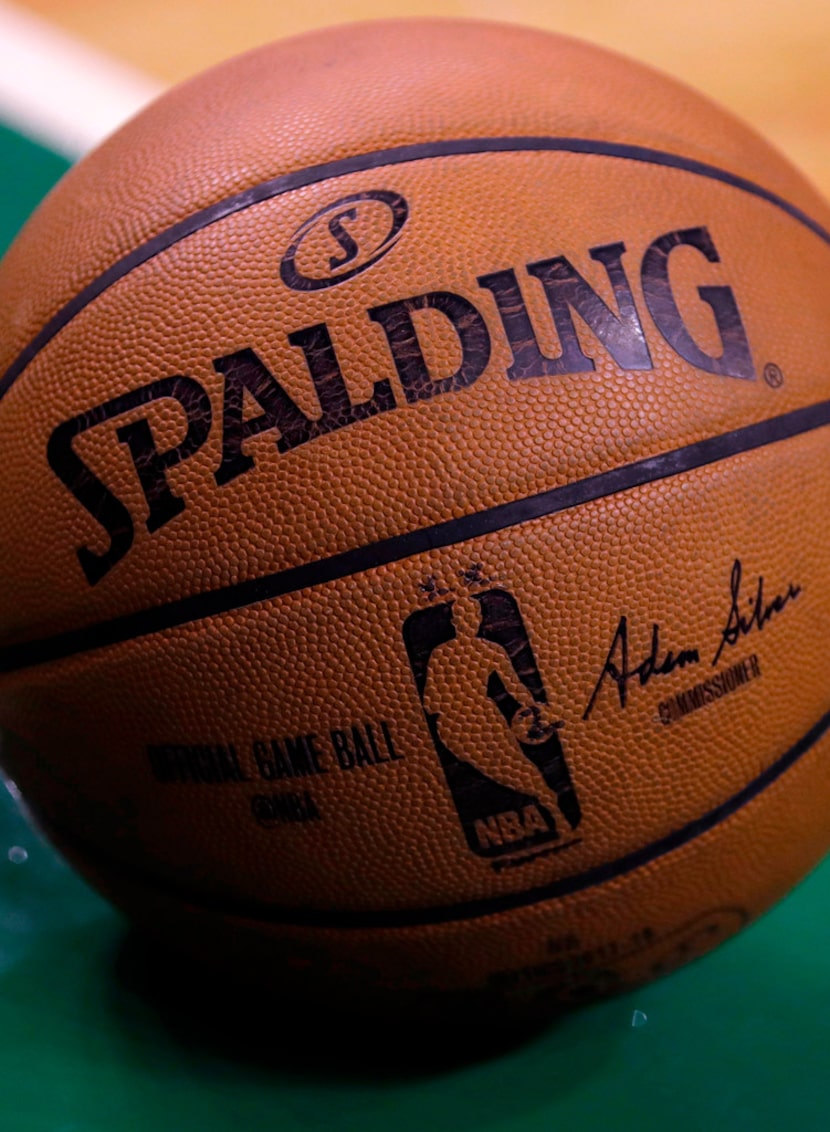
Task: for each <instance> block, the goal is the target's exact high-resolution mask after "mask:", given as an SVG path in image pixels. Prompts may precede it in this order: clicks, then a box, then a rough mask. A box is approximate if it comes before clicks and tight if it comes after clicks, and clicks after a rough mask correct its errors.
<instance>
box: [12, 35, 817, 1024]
mask: <svg viewBox="0 0 830 1132" xmlns="http://www.w3.org/2000/svg"><path fill="white" fill-rule="evenodd" d="M828 229H830V212H828V209H827V206H826V205H825V204H824V203H823V202H822V200H821V199H819V197H818V196H817V195H816V194H815V193H814V192H813V190H812V189H811V188H810V187H809V186H808V185H806V184H805V183H804V181H803V180H802V178H801V177H800V176H799V174H798V173H797V172H795V171H794V170H793V169H792V168H791V167H790V166H789V165H787V163H786V162H785V161H784V160H783V159H782V158H781V157H780V156H778V155H777V154H776V153H774V152H772V151H771V150H770V148H769V147H768V146H767V145H766V144H765V143H764V142H763V141H762V140H761V139H759V138H758V137H756V136H755V135H754V134H753V133H751V132H750V131H749V130H747V129H746V128H745V127H743V126H742V125H740V124H739V123H737V122H735V121H734V120H733V119H732V118H731V117H729V116H728V115H726V114H724V113H723V112H722V111H720V110H718V109H717V108H715V107H714V106H712V105H710V104H709V103H708V102H707V101H705V100H704V99H702V98H700V97H699V96H697V95H695V94H693V93H692V92H690V91H689V90H687V89H685V88H684V87H682V86H679V85H677V84H675V83H674V82H672V81H670V80H668V79H666V78H664V77H661V76H660V75H658V74H655V73H653V72H652V71H650V70H648V69H646V68H644V67H641V66H639V65H636V64H634V63H631V62H627V61H625V60H622V59H619V58H617V57H616V56H614V55H611V54H607V53H605V52H604V51H600V50H598V49H596V48H594V47H590V46H587V45H585V44H582V43H578V42H573V41H571V40H567V39H562V38H559V37H557V36H553V35H547V34H542V33H540V32H536V31H532V30H529V29H523V28H514V27H509V26H501V25H495V24H487V23H476V22H455V21H392V22H378V23H372V24H366V25H361V26H353V27H345V28H332V29H329V30H326V31H323V32H319V33H315V34H312V35H307V36H303V37H301V38H298V39H294V40H289V41H286V42H283V43H278V44H275V45H273V46H269V47H265V48H262V49H261V50H258V51H255V52H253V53H251V54H249V55H246V56H244V57H242V58H239V59H235V60H233V61H231V62H229V63H226V64H223V65H222V66H220V67H218V68H216V69H215V70H213V71H211V72H210V73H208V74H207V75H205V76H202V77H200V78H197V79H195V80H193V81H191V82H189V83H186V84H185V85H183V86H181V87H179V88H178V89H177V90H174V91H173V92H172V93H170V94H168V95H166V96H165V97H163V98H161V99H160V100H159V101H158V102H157V103H156V104H155V105H153V106H152V107H151V108H150V109H149V110H147V111H146V112H145V113H143V114H141V115H140V116H139V117H138V118H137V119H135V120H134V121H133V122H131V123H130V124H128V125H127V126H126V127H125V128H124V129H123V130H121V131H120V132H119V133H118V134H116V135H115V136H114V137H113V138H112V139H111V140H109V141H108V142H107V143H106V144H104V145H103V146H101V148H100V149H98V150H97V152H95V153H93V154H92V155H91V156H89V157H88V158H86V159H85V160H84V161H83V162H81V164H80V165H79V166H77V167H76V168H75V169H73V170H72V171H71V172H70V173H69V174H68V176H67V177H66V178H65V179H64V181H63V182H62V183H61V184H60V185H59V186H58V188H57V189H56V190H55V191H54V192H53V193H52V195H51V196H50V197H49V198H48V199H47V200H46V202H45V203H44V204H43V205H42V206H41V208H40V209H39V210H38V212H37V213H36V214H35V216H34V217H33V218H32V220H31V221H30V223H29V224H28V226H27V227H26V228H25V230H24V231H23V233H22V234H21V235H20V237H19V239H18V240H17V242H16V244H15V245H14V247H13V248H12V249H11V251H10V252H9V253H8V256H7V258H6V259H5V261H4V263H3V265H2V268H1V269H0V373H2V375H3V376H2V378H0V395H1V399H0V450H2V452H3V475H2V477H0V544H1V545H2V549H3V553H2V559H1V560H0V633H1V634H2V644H1V646H0V671H2V676H0V719H2V723H3V726H4V728H5V729H6V731H7V734H8V738H7V740H6V744H5V747H4V760H5V765H6V768H7V770H8V772H9V773H10V775H11V776H12V777H13V778H14V779H15V780H16V782H17V783H18V784H19V787H20V789H21V791H22V792H23V795H24V796H25V797H26V798H27V799H28V800H29V802H30V804H31V805H32V807H33V809H34V811H35V813H36V814H37V816H38V818H39V820H40V821H41V822H42V823H43V825H44V828H45V829H46V830H47V831H49V833H50V835H51V836H53V837H54V839H55V841H56V843H57V844H58V845H59V846H60V847H61V848H62V849H63V850H64V851H65V852H66V853H67V855H68V856H69V857H70V859H71V860H72V861H73V862H75V863H76V864H77V865H78V867H79V868H80V869H81V870H82V871H83V873H84V874H85V875H86V876H87V877H89V878H90V880H91V881H92V882H93V883H94V884H95V885H97V886H98V887H99V888H100V889H101V891H102V892H104V893H105V894H107V895H108V896H109V897H110V898H111V899H112V900H113V901H114V902H115V903H116V904H118V905H119V906H121V907H122V908H123V909H125V910H126V911H127V913H128V914H129V915H130V916H132V917H133V918H134V919H135V920H136V921H138V922H139V923H141V924H143V925H145V926H146V927H149V928H150V929H151V930H153V931H155V932H156V933H157V934H159V935H161V936H163V937H164V938H166V939H168V940H169V941H170V942H171V943H172V944H174V945H175V946H176V947H178V948H180V949H183V950H184V951H185V952H189V953H192V954H194V955H198V956H199V957H200V958H201V959H209V960H210V959H212V960H213V961H216V962H218V961H220V960H222V961H223V962H225V963H226V964H233V965H234V966H235V967H236V969H237V970H238V971H239V972H241V973H244V974H245V975H246V976H247V977H248V978H250V979H253V980H255V981H256V982H257V983H258V984H259V985H260V986H261V987H263V988H268V989H272V990H273V989H276V990H279V989H280V988H284V987H290V988H293V989H295V990H299V991H301V992H303V993H314V994H317V995H325V996H337V997H342V998H349V997H352V998H356V999H359V1000H360V1001H363V1002H366V1003H371V1002H373V1001H382V1000H384V999H385V997H386V996H387V995H388V994H389V993H390V992H392V991H394V992H397V998H396V1001H399V1002H401V1003H403V1002H405V1001H407V1000H411V1001H413V1002H423V1001H427V1000H430V999H432V998H434V996H435V995H436V993H438V992H440V993H438V998H439V999H441V998H443V999H444V1000H445V1001H447V996H448V995H452V996H453V1001H455V1000H456V999H460V1000H461V1001H465V1000H469V1001H471V1002H472V1001H473V1000H474V999H475V1000H476V1001H484V1002H487V1001H490V1000H492V1001H493V1002H496V1001H499V1002H508V1003H510V1002H523V1001H526V1000H528V999H533V998H534V997H537V998H541V999H543V1000H545V1001H547V1000H554V1001H557V1002H571V1001H575V1000H577V999H581V998H583V997H585V996H591V995H595V994H599V993H605V992H608V991H613V990H616V989H618V988H621V987H625V986H628V985H632V984H635V983H637V982H640V981H642V980H644V979H648V978H650V977H653V976H654V975H655V974H657V973H660V972H663V971H665V970H667V969H669V968H671V967H673V966H675V965H677V964H678V963H679V962H682V961H684V960H686V959H689V958H691V957H693V956H695V955H697V954H699V953H701V952H702V951H704V950H706V949H707V948H709V947H711V946H713V945H714V944H715V943H717V942H718V941H720V940H721V939H723V938H724V937H726V936H728V935H729V934H731V933H732V932H734V931H736V930H737V929H738V928H740V927H741V926H742V925H744V924H745V923H747V921H749V920H750V919H752V918H753V917H754V916H756V915H758V914H759V913H760V912H762V911H763V910H764V909H765V908H766V907H768V906H769V905H770V904H771V903H772V902H773V901H775V900H776V899H778V898H779V897H780V896H781V895H783V894H784V893H785V892H786V891H787V890H788V889H789V888H790V887H791V886H792V885H793V884H794V883H795V882H796V881H797V880H798V879H799V878H800V877H802V876H803V875H804V873H805V872H806V871H807V870H808V869H809V868H810V867H811V866H813V865H814V864H815V863H816V862H817V861H818V860H819V858H820V857H821V855H822V854H823V853H824V851H825V850H826V848H827V846H828V840H829V839H830V826H828V821H827V813H828V808H830V744H829V743H828V737H827V731H828V727H830V683H828V677H827V673H826V671H825V668H826V666H825V663H824V658H825V654H826V651H827V641H828V639H830V554H828V544H830V470H828V469H829V468H830V464H829V463H828V458H827V444H828V425H830V380H828V377H827V364H828V363H827V358H828V355H830V284H828V279H830V234H829V233H828Z"/></svg>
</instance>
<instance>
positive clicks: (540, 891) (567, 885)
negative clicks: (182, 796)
mask: <svg viewBox="0 0 830 1132" xmlns="http://www.w3.org/2000/svg"><path fill="white" fill-rule="evenodd" d="M828 728H830V712H827V713H826V714H825V715H823V716H822V717H821V719H819V721H818V722H817V723H816V724H814V725H813V726H812V727H811V728H810V730H809V731H807V732H806V734H804V735H802V737H801V738H800V739H799V740H798V741H797V742H796V743H794V744H793V746H792V747H790V748H789V750H788V751H786V752H785V753H784V754H783V755H781V757H780V758H778V759H776V760H775V762H774V763H772V764H771V765H770V766H769V767H767V769H766V770H764V771H762V772H761V774H759V775H758V777H757V778H755V779H753V780H752V781H751V782H749V783H747V785H746V786H744V787H743V788H742V789H741V790H739V791H738V792H737V794H733V795H732V797H731V798H727V800H726V801H725V802H722V803H721V804H720V805H718V806H715V808H714V809H712V810H709V811H708V812H707V813H705V814H703V815H701V816H700V817H698V818H694V819H693V820H692V821H690V822H687V823H686V825H683V826H681V827H680V828H679V829H675V830H673V831H672V832H671V833H669V834H667V835H666V836H665V837H660V838H658V839H657V840H656V841H652V842H649V844H648V845H643V846H642V847H641V848H639V849H635V850H634V851H633V852H631V853H626V854H625V855H624V856H622V857H618V858H617V859H616V860H614V861H607V862H605V863H604V864H602V865H597V866H595V867H594V868H590V869H586V870H585V872H582V873H577V874H575V875H574V876H569V877H562V878H560V879H559V880H555V881H552V882H551V883H550V884H544V885H538V886H536V887H534V888H529V889H524V890H523V891H520V892H509V893H503V894H501V895H499V896H490V897H481V898H479V899H476V900H466V901H463V902H459V903H457V904H449V905H439V906H437V907H431V908H390V909H387V908H372V909H362V910H357V909H354V910H352V909H322V908H286V907H284V906H281V905H274V904H269V903H267V902H265V901H258V900H250V899H249V900H234V899H227V898H224V897H223V898H216V899H213V900H208V899H205V898H204V897H202V896H199V897H198V899H197V898H194V895H193V893H188V892H186V891H183V890H181V889H179V888H178V887H176V886H175V885H172V884H170V883H169V882H166V881H164V880H161V879H159V878H156V877H153V876H150V875H148V874H146V873H144V872H143V870H140V869H137V868H135V867H134V866H127V865H124V864H121V863H119V864H118V865H116V866H115V867H116V868H117V869H119V870H120V871H122V872H124V873H125V874H127V875H131V876H132V877H133V878H134V880H135V881H137V882H138V883H139V884H142V885H144V886H145V887H146V886H152V887H153V888H155V889H158V890H160V891H162V892H166V893H167V894H168V896H172V897H174V898H175V899H176V900H178V901H180V902H181V903H182V904H185V905H187V906H189V907H191V908H194V909H196V910H197V911H205V912H212V913H219V914H222V915H225V916H228V915H230V916H237V917H240V918H244V919H247V920H254V921H258V922H259V923H263V924H265V923H268V924H281V925H283V926H286V927H315V928H341V929H345V930H350V931H354V930H360V929H367V928H387V929H394V928H410V927H418V926H424V925H428V924H451V923H456V922H459V921H464V920H475V919H482V918H484V917H486V916H494V915H499V914H500V913H504V912H511V911H515V910H516V909H519V908H527V907H531V906H533V905H536V904H542V903H545V902H546V901H549V900H556V899H561V898H562V897H565V896H573V895H575V894H577V893H580V892H585V891H586V890H588V889H591V888H597V887H599V886H600V885H603V884H607V883H608V882H609V881H613V880H617V879H618V878H620V877H624V876H626V874H628V873H632V872H634V871H635V870H637V869H640V868H642V867H643V866H644V865H648V864H650V863H651V862H653V861H656V860H657V859H658V858H660V857H665V856H666V855H667V854H668V853H671V852H673V851H674V850H676V849H680V848H681V847H682V846H684V845H687V844H688V843H689V842H691V841H694V840H695V839H696V838H698V837H700V836H702V835H703V834H705V833H708V832H709V831H710V830H712V829H714V828H715V827H716V826H718V825H721V824H722V823H723V822H725V821H726V820H727V819H728V818H730V817H732V816H734V815H735V814H736V813H737V812H738V811H739V810H741V809H743V808H744V807H745V806H746V805H747V804H748V803H750V802H752V801H753V800H754V799H755V798H757V797H758V796H759V795H760V794H762V793H763V792H764V791H765V790H766V789H767V788H768V787H769V786H771V785H772V784H773V783H774V782H776V781H777V779H779V778H781V777H782V775H783V774H784V773H785V772H786V771H788V770H789V769H790V768H791V767H792V766H794V764H795V763H797V762H798V760H799V759H801V758H802V757H803V756H804V755H806V754H807V753H808V752H809V751H810V750H812V748H813V747H814V746H815V745H816V744H817V743H818V742H819V741H820V740H821V739H822V738H823V737H824V735H826V733H827V730H828ZM55 831H56V833H57V834H58V835H59V837H60V838H62V839H63V840H64V841H66V842H67V846H68V847H71V846H72V845H73V844H75V846H76V847H77V849H78V851H80V852H81V853H82V854H83V855H85V856H89V855H90V854H96V853H97V852H98V850H96V849H94V848H93V847H92V846H91V845H88V844H87V843H85V842H82V841H80V840H78V839H76V838H75V837H74V836H66V835H65V834H64V833H63V832H62V831H61V830H60V828H59V827H55Z"/></svg>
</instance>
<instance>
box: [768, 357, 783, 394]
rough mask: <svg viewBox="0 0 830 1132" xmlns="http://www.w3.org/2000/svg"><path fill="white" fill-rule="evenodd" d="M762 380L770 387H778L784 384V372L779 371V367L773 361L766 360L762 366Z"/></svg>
mask: <svg viewBox="0 0 830 1132" xmlns="http://www.w3.org/2000/svg"><path fill="white" fill-rule="evenodd" d="M764 381H765V382H766V383H767V385H768V386H769V387H770V389H780V388H781V386H782V385H783V384H784V374H783V373H782V372H781V367H780V366H777V365H776V364H775V362H767V364H766V365H765V366H764Z"/></svg>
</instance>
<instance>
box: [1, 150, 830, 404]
mask: <svg viewBox="0 0 830 1132" xmlns="http://www.w3.org/2000/svg"><path fill="white" fill-rule="evenodd" d="M522 152H554V153H579V154H586V155H591V156H598V157H613V158H620V159H623V160H629V161H639V162H642V163H644V164H648V165H658V166H662V167H664V168H666V167H667V168H673V169H679V170H681V171H683V172H687V173H693V174H695V175H697V176H702V177H708V178H709V179H710V180H715V181H720V182H721V183H723V184H726V185H730V186H731V187H733V188H737V189H740V190H741V191H742V192H746V193H749V194H751V195H752V196H756V197H759V198H760V199H761V200H765V201H767V202H768V203H769V204H772V205H774V206H775V207H776V208H779V209H781V210H782V211H783V212H785V213H786V214H787V215H788V216H791V217H792V218H793V219H795V220H797V221H798V222H799V223H800V224H803V225H804V226H805V227H806V228H808V229H809V230H810V231H811V232H813V233H814V234H815V235H816V236H818V237H819V239H821V240H823V241H824V243H826V244H830V232H828V231H827V229H826V228H824V227H823V226H822V225H821V224H819V223H818V221H816V220H813V219H812V218H811V217H810V216H808V214H807V213H806V212H804V211H803V210H802V209H800V208H798V207H797V205H794V204H791V203H790V202H789V201H787V200H786V199H785V198H784V197H781V196H779V195H778V194H777V193H775V192H773V191H772V190H770V189H765V188H764V187H763V186H762V185H758V184H756V183H755V182H754V181H750V180H749V179H748V178H746V177H741V176H740V175H738V174H737V173H730V172H729V171H728V170H725V169H720V168H719V167H718V166H716V165H709V164H708V163H706V162H704V161H698V160H696V159H695V158H691V157H683V156H681V155H680V154H674V153H668V152H666V151H664V150H659V149H651V148H649V147H647V146H638V145H627V144H625V143H622V142H606V141H598V140H594V139H590V138H567V137H565V138H559V137H550V138H548V137H506V138H461V139H447V140H445V141H437V142H421V143H417V144H413V145H405V146H396V147H393V148H392V149H386V150H375V151H373V152H371V153H366V154H360V155H357V156H355V157H348V158H343V159H341V160H339V161H331V162H326V163H324V164H321V165H312V166H309V167H307V168H305V169H299V170H296V171H295V172H293V173H285V174H282V175H281V176H279V177H275V178H272V179H271V180H268V181H262V182H260V183H259V184H257V185H254V186H252V187H251V188H248V189H244V190H243V191H242V192H239V193H235V194H233V195H232V196H229V197H226V198H225V199H224V200H221V201H218V202H217V203H216V204H212V205H209V206H208V207H207V208H203V209H200V210H199V211H198V212H194V213H192V214H191V215H190V216H187V217H185V218H184V219H183V220H180V221H178V222H177V223H176V224H173V225H171V226H170V227H168V228H166V229H165V230H164V231H163V232H160V233H158V235H156V236H153V237H152V238H151V239H150V240H147V241H146V242H145V243H143V244H140V245H139V246H138V247H137V248H134V249H133V251H131V252H128V253H127V255H125V256H122V258H121V259H119V260H117V261H116V262H115V263H114V264H112V265H111V266H110V267H109V268H107V270H106V271H104V272H102V273H101V274H100V275H98V276H97V277H96V278H95V279H93V280H92V282H91V283H89V284H87V286H86V287H84V288H83V289H82V290H81V291H79V292H78V294H77V295H75V296H74V297H73V298H72V299H70V300H69V302H67V303H65V304H64V306H63V307H61V308H60V310H59V311H57V313H56V314H55V315H53V316H52V318H51V319H49V321H48V322H47V323H46V324H45V326H44V327H43V328H42V329H41V330H40V331H39V332H38V333H37V334H36V335H35V337H34V338H33V339H32V340H31V341H30V342H29V343H28V345H27V346H25V347H24V348H23V350H21V352H20V353H19V354H18V355H17V357H16V358H15V359H14V361H13V362H12V363H11V365H10V366H9V368H8V369H7V370H6V372H5V373H4V374H3V376H2V378H0V400H2V398H3V397H4V396H5V395H6V393H8V391H9V390H10V389H11V387H12V386H13V385H14V383H15V381H17V379H18V378H19V377H20V375H21V374H22V373H23V372H24V370H25V369H26V367H27V366H28V365H29V364H30V362H32V361H33V360H34V359H35V358H36V357H37V356H38V354H39V353H40V352H41V350H43V349H44V348H45V347H46V346H47V345H48V344H49V343H50V342H51V341H52V339H53V338H54V337H55V336H56V335H57V334H58V333H59V332H60V331H61V330H63V328H64V327H65V326H67V325H68V324H69V323H70V322H71V321H72V319H73V318H74V317H75V316H76V315H77V314H80V312H81V311H82V310H84V309H85V308H86V307H87V306H89V304H90V303H91V302H92V301H93V300H94V299H96V298H98V297H99V296H100V295H102V294H103V293H104V292H105V291H107V290H108V289H109V288H110V287H111V286H113V284H115V283H117V282H118V281H119V280H120V279H123V278H124V277H125V276H126V275H128V274H129V273H130V272H131V271H133V270H134V269H135V268H137V267H140V266H141V265H142V264H144V263H147V262H148V261H149V260H151V259H153V258H154V257H155V256H157V255H159V254H160V253H162V252H164V251H167V250H168V249H169V248H171V247H173V246H174V245H175V244H177V243H179V242H180V241H181V240H184V239H186V238H187V237H188V236H192V235H194V234H195V233H196V232H200V231H202V230H203V229H204V228H207V227H209V226H210V225H211V224H216V223H218V222H219V221H220V220H224V219H226V218H227V217H228V216H233V215H235V214H236V213H238V212H242V211H244V210H245V209H247V208H250V207H252V206H253V205H256V204H262V203H263V202H265V201H267V200H272V199H273V198H274V197H277V196H281V195H283V194H284V193H287V192H291V191H293V190H295V189H298V188H303V187H305V186H308V185H311V184H315V183H317V182H319V181H325V180H334V179H336V178H338V177H344V176H346V175H348V174H350V173H358V172H364V171H365V170H367V169H379V168H384V167H386V166H391V165H401V164H406V163H408V162H412V161H421V160H430V159H436V158H441V157H456V156H464V155H467V156H470V155H475V154H481V153H522Z"/></svg>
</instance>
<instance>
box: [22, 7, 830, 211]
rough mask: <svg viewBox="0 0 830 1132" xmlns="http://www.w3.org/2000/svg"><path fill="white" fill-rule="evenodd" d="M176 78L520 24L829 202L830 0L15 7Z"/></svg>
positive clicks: (163, 76) (164, 76)
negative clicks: (330, 45) (453, 27)
mask: <svg viewBox="0 0 830 1132" xmlns="http://www.w3.org/2000/svg"><path fill="white" fill-rule="evenodd" d="M18 2H19V5H20V6H21V7H25V8H29V9H30V10H32V11H34V12H36V13H39V14H41V15H44V16H46V17H47V18H48V19H50V20H52V21H54V22H55V23H57V24H59V25H62V26H63V27H64V28H66V29H69V30H71V31H73V32H75V33H76V34H79V35H80V36H82V37H83V38H84V39H86V40H87V41H88V42H90V43H92V44H95V45H96V46H98V47H100V48H102V49H103V50H105V51H107V52H108V53H111V54H112V55H114V56H116V57H120V58H121V59H123V60H127V61H129V62H130V63H133V64H135V65H137V66H138V67H140V68H142V69H144V70H145V71H147V72H149V73H150V74H153V75H155V76H157V77H159V78H161V79H163V80H165V81H170V82H172V81H175V80H178V79H180V78H183V77H185V76H187V75H190V74H192V73H193V72H195V71H198V70H201V69H203V68H204V67H206V66H208V65H209V64H211V63H213V62H216V61H218V60H219V59H221V58H223V57H225V56H227V55H230V54H234V53H236V52H238V51H243V50H245V49H246V48H249V47H252V46H254V45H256V44H258V43H262V42H264V41H267V40H270V39H275V38H280V37H282V36H286V35H293V34H296V33H298V32H302V31H305V30H308V29H310V28H314V27H320V26H322V25H326V24H333V23H338V22H341V21H345V20H353V19H369V18H378V17H383V16H390V15H395V16H400V15H415V14H418V15H445V16H467V17H470V16H474V17H482V18H491V19H501V20H512V21H515V22H520V23H528V24H533V25H536V26H539V27H544V28H549V29H554V30H557V31H562V32H566V33H569V34H572V35H578V36H582V37H585V38H587V39H591V40H594V41H595V42H599V43H602V44H604V45H606V46H609V47H613V48H616V49H617V50H620V51H623V52H625V53H627V54H629V55H632V56H635V57H637V58H639V59H642V60H644V61H646V62H649V63H651V64H653V65H655V66H657V67H660V68H661V69H663V70H666V71H669V72H671V73H672V74H674V75H676V76H677V77H679V78H682V79H684V80H686V81H687V82H689V83H691V84H692V85H694V86H696V87H697V88H698V89H700V90H703V91H705V92H706V93H708V94H710V95H711V96H713V97H714V98H716V99H717V100H718V101H720V102H721V103H723V104H725V105H726V106H729V107H730V108H732V109H733V110H734V111H736V112H737V113H738V114H740V115H741V116H742V117H743V118H744V119H746V120H747V121H749V122H751V123H752V124H753V125H755V126H756V127H757V128H758V129H759V130H761V131H762V132H763V133H764V134H765V135H766V136H767V137H768V138H770V139H771V140H772V141H774V142H775V143H777V144H778V146H779V147H780V148H781V149H783V150H784V151H785V152H786V153H787V154H788V155H789V156H790V157H791V159H792V160H793V161H795V162H796V164H798V165H799V166H800V167H801V168H802V169H803V170H804V171H805V172H806V173H807V174H808V176H810V177H811V178H812V179H813V180H814V181H815V182H816V183H817V184H818V185H819V186H820V187H822V188H823V189H824V191H825V193H826V194H828V195H830V0H789V3H782V2H781V0H775V2H771V0H692V2H683V0H466V2H465V0H299V2H294V3H291V4H288V3H285V2H283V3H280V2H279V0H18Z"/></svg>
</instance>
